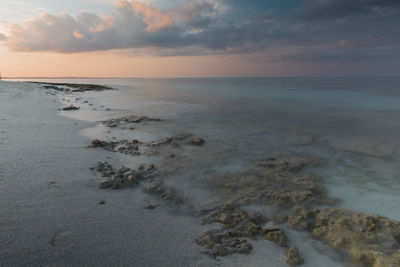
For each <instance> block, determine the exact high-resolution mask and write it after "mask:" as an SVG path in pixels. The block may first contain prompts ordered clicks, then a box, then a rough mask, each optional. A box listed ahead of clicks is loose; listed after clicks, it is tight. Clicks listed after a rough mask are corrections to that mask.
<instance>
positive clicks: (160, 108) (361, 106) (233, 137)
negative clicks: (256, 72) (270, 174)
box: [41, 77, 400, 220]
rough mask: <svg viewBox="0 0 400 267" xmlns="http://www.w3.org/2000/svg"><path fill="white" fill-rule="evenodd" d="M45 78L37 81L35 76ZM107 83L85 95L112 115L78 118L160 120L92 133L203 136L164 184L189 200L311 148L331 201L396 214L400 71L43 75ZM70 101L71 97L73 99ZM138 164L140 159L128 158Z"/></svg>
mask: <svg viewBox="0 0 400 267" xmlns="http://www.w3.org/2000/svg"><path fill="white" fill-rule="evenodd" d="M41 81H43V80H41ZM48 81H55V82H71V83H96V84H105V85H111V86H113V87H116V88H118V90H114V91H108V92H101V93H97V92H96V93H91V92H87V93H85V94H87V96H88V97H89V98H90V99H92V100H93V101H94V102H96V103H98V105H103V106H105V107H108V108H111V111H110V112H104V111H102V110H101V109H98V110H93V108H92V107H90V106H82V108H81V111H82V112H79V113H76V114H78V115H76V114H72V113H68V114H66V115H67V116H78V119H83V120H92V121H98V120H103V119H106V118H114V117H117V116H121V115H129V114H136V115H146V116H151V117H157V118H161V119H164V120H166V122H164V123H161V124H160V123H159V124H156V123H154V124H152V123H148V124H146V125H140V126H139V125H138V127H137V129H135V130H134V131H124V130H113V132H112V133H107V129H105V128H104V127H102V126H98V127H96V128H93V129H85V130H84V131H82V134H84V135H87V136H90V137H91V138H95V137H96V138H97V137H101V138H112V137H115V138H116V139H121V138H125V139H135V138H137V139H140V140H143V141H150V140H155V139H158V138H162V137H168V136H171V135H175V134H178V133H193V134H194V135H196V136H200V137H202V138H204V139H205V140H206V141H207V145H206V146H205V147H204V148H203V149H201V150H191V148H186V149H185V151H184V152H183V153H184V158H183V159H182V166H183V167H184V168H183V169H182V170H181V171H179V172H178V173H177V174H176V175H174V177H170V178H171V179H169V181H171V185H173V186H175V187H177V188H178V189H180V190H182V192H184V193H185V196H186V197H187V198H188V201H191V202H193V203H194V204H196V205H200V206H202V205H205V204H206V203H208V202H212V201H213V200H214V198H217V197H216V196H213V195H212V193H210V191H209V190H208V188H209V187H210V183H209V182H210V180H212V177H213V176H215V175H217V174H220V173H240V172H243V171H249V170H252V169H253V168H254V163H255V162H256V161H257V160H260V159H263V158H265V157H269V156H274V155H282V154H300V155H313V156H318V157H321V158H323V159H325V160H326V162H327V164H325V165H323V166H321V167H318V168H317V169H313V172H316V173H317V174H318V175H320V176H321V177H322V179H323V182H324V185H325V187H326V188H327V189H328V192H329V195H330V196H332V197H335V198H338V199H339V200H340V201H339V202H338V204H337V205H338V206H339V207H345V208H347V209H352V210H356V211H360V212H365V213H376V214H380V215H383V216H386V217H389V218H392V219H396V220H400V210H399V209H397V208H396V203H398V201H400V195H399V194H398V192H399V190H400V183H399V181H400V177H399V173H400V159H399V158H400V157H399V155H400V151H399V144H400V141H399V138H398V137H399V136H400V78H393V77H392V78H385V77H380V78H259V79H255V78H254V79H251V78H243V79H94V80H91V79H83V80H70V79H68V80H65V81H63V80H59V79H58V80H48ZM71 101H72V100H71ZM124 160H126V161H129V160H130V161H132V160H133V161H137V162H138V164H139V163H141V162H143V161H146V160H148V159H146V158H145V157H143V158H142V157H139V158H132V159H127V158H125V159H124Z"/></svg>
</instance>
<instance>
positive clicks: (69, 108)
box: [62, 105, 80, 111]
mask: <svg viewBox="0 0 400 267" xmlns="http://www.w3.org/2000/svg"><path fill="white" fill-rule="evenodd" d="M79 109H80V107H75V106H73V105H71V106H68V107H64V108H63V109H62V110H66V111H70V110H79Z"/></svg>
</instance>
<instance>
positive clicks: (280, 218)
mask: <svg viewBox="0 0 400 267" xmlns="http://www.w3.org/2000/svg"><path fill="white" fill-rule="evenodd" d="M287 219H288V216H287V215H286V214H283V213H279V214H276V215H275V217H274V222H276V223H278V224H283V223H285V222H286V221H287Z"/></svg>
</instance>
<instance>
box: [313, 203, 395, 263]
mask: <svg viewBox="0 0 400 267" xmlns="http://www.w3.org/2000/svg"><path fill="white" fill-rule="evenodd" d="M315 218H316V222H315V225H314V229H313V230H312V232H311V234H310V235H311V237H312V238H315V239H319V240H323V241H325V242H327V243H329V244H330V245H331V246H332V247H333V248H335V249H338V250H340V251H342V252H345V253H347V254H348V255H349V256H350V257H351V258H352V259H353V261H355V262H356V263H357V264H361V265H367V266H374V267H375V266H376V267H377V266H399V264H398V263H400V250H399V248H400V242H399V241H400V238H399V237H400V222H397V221H394V220H390V219H388V218H385V217H382V216H379V215H366V214H363V213H358V212H355V211H350V210H346V209H333V208H332V209H324V210H320V211H317V212H316V213H315ZM396 263H397V264H396Z"/></svg>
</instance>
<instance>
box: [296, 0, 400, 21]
mask: <svg viewBox="0 0 400 267" xmlns="http://www.w3.org/2000/svg"><path fill="white" fill-rule="evenodd" d="M385 8H400V1H398V0H305V1H304V3H303V4H302V5H301V6H300V7H299V8H298V9H295V10H294V11H293V16H294V17H295V18H298V19H305V20H315V19H323V20H324V19H325V20H329V19H333V18H343V17H346V16H350V15H360V14H366V13H371V12H374V11H375V12H376V11H379V10H380V9H385Z"/></svg>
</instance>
